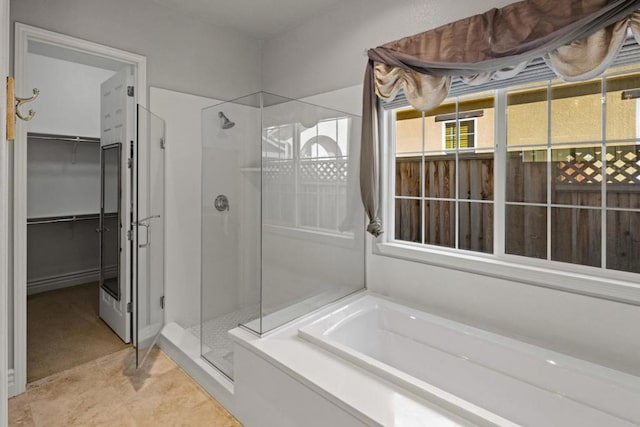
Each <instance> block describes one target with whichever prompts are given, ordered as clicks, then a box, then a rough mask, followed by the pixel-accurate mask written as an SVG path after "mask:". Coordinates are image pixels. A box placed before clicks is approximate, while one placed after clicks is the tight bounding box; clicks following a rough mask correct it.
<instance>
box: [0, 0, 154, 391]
mask: <svg viewBox="0 0 640 427" xmlns="http://www.w3.org/2000/svg"><path fill="white" fill-rule="evenodd" d="M0 1H3V2H4V1H6V0H0ZM7 19H8V18H7ZM30 41H38V42H40V43H44V44H50V45H54V46H58V47H63V48H68V49H73V50H76V51H80V52H83V53H87V54H89V55H95V56H99V57H102V58H108V59H112V60H114V61H119V62H122V63H124V64H129V65H132V66H133V67H134V70H135V79H134V81H135V85H136V90H135V98H134V99H135V103H138V104H140V105H142V106H146V105H147V59H146V57H145V56H142V55H138V54H134V53H130V52H126V51H124V50H120V49H115V48H112V47H109V46H105V45H101V44H98V43H94V42H90V41H87V40H83V39H79V38H76V37H70V36H66V35H63V34H59V33H55V32H53V31H48V30H43V29H41V28H37V27H32V26H30V25H25V24H20V23H16V24H15V50H14V76H15V79H16V94H17V95H18V96H25V95H22V94H25V93H28V92H29V91H30V90H31V88H27V87H25V80H26V58H27V49H28V46H29V42H30ZM26 143H27V128H26V126H25V125H24V123H21V121H20V120H18V121H17V123H16V139H15V143H14V146H15V149H14V159H13V177H12V178H13V183H14V188H15V189H16V191H14V198H13V203H14V206H13V218H14V222H13V224H10V225H9V226H10V227H13V233H14V234H13V236H14V240H13V247H12V248H9V249H10V250H12V252H13V254H14V257H13V259H14V262H13V283H14V301H13V307H14V310H13V330H14V342H13V358H14V366H13V371H14V388H13V391H14V393H15V394H20V393H23V392H24V391H25V389H26V385H27V269H26V248H27V229H26V218H27V195H26V188H27V186H26V183H27V169H26V164H27V149H26V147H27V144H26ZM10 178H11V177H10ZM10 180H11V179H10ZM127 226H128V224H127ZM127 276H128V275H127Z"/></svg>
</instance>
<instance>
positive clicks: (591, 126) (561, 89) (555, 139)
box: [551, 79, 602, 143]
mask: <svg viewBox="0 0 640 427" xmlns="http://www.w3.org/2000/svg"><path fill="white" fill-rule="evenodd" d="M600 140H602V81H601V80H600V79H597V80H591V81H588V82H580V83H555V84H554V85H553V86H552V87H551V142H552V143H563V142H582V141H600Z"/></svg>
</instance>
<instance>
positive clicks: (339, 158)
mask: <svg viewBox="0 0 640 427" xmlns="http://www.w3.org/2000/svg"><path fill="white" fill-rule="evenodd" d="M349 120H350V119H348V118H339V119H330V120H323V121H320V122H318V123H316V124H311V125H308V126H309V127H306V126H305V125H303V124H301V123H298V124H287V125H281V126H272V127H269V128H266V129H265V130H264V133H263V157H262V165H263V175H262V194H263V201H264V202H265V203H264V206H263V217H264V221H265V224H268V225H275V226H281V227H287V228H296V229H307V230H317V231H322V232H331V233H339V232H340V231H339V229H340V225H341V223H342V221H343V220H344V219H345V217H346V209H347V207H346V200H347V193H346V192H347V166H348V150H349V147H348V139H349V138H348V137H349V135H348V133H349Z"/></svg>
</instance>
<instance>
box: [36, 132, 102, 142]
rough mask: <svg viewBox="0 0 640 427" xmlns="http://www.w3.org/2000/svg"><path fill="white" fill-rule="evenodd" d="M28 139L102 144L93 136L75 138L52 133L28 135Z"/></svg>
mask: <svg viewBox="0 0 640 427" xmlns="http://www.w3.org/2000/svg"><path fill="white" fill-rule="evenodd" d="M27 138H32V139H40V140H45V141H64V142H87V143H91V144H96V143H100V138H94V137H91V136H73V135H56V134H51V133H37V132H29V133H27Z"/></svg>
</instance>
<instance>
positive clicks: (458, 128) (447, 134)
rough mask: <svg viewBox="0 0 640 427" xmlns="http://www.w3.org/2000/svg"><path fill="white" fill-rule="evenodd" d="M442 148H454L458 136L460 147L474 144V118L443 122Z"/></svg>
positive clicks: (473, 145)
mask: <svg viewBox="0 0 640 427" xmlns="http://www.w3.org/2000/svg"><path fill="white" fill-rule="evenodd" d="M443 125H444V149H445V150H455V149H456V146H457V145H458V136H459V137H460V141H459V146H460V149H465V148H473V147H475V146H476V122H475V120H459V121H455V120H453V121H450V122H444V123H443Z"/></svg>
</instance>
